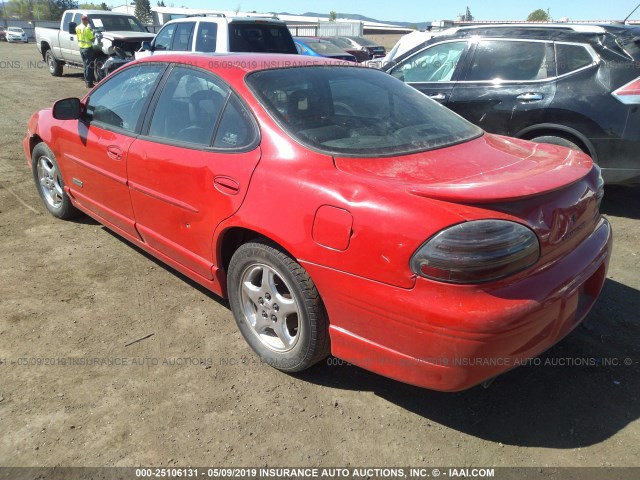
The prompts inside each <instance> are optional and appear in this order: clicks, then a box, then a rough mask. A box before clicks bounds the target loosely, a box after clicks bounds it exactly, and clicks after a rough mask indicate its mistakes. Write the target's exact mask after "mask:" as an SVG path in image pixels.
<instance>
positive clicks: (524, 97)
mask: <svg viewBox="0 0 640 480" xmlns="http://www.w3.org/2000/svg"><path fill="white" fill-rule="evenodd" d="M516 98H517V99H518V100H520V101H521V102H539V101H540V100H542V99H543V98H544V95H543V94H541V93H534V92H527V93H523V94H521V95H518V96H517V97H516Z"/></svg>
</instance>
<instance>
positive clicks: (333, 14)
mask: <svg viewBox="0 0 640 480" xmlns="http://www.w3.org/2000/svg"><path fill="white" fill-rule="evenodd" d="M336 18H338V14H337V13H336V12H334V11H333V10H331V11H330V12H329V21H330V22H335V21H336Z"/></svg>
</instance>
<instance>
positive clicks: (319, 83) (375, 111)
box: [247, 66, 482, 157]
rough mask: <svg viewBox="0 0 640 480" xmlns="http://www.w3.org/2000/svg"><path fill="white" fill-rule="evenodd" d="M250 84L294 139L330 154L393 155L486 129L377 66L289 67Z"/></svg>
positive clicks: (447, 142)
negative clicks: (468, 120) (378, 69)
mask: <svg viewBox="0 0 640 480" xmlns="http://www.w3.org/2000/svg"><path fill="white" fill-rule="evenodd" d="M247 82H248V84H249V86H250V87H251V88H252V90H253V91H254V92H255V94H256V95H257V97H258V98H259V100H260V101H261V103H262V104H263V105H264V106H265V107H266V108H267V110H268V111H269V112H270V113H271V115H273V116H274V117H275V118H276V120H277V121H278V122H279V123H280V124H281V125H282V126H283V127H284V128H285V130H287V131H288V132H289V133H290V134H291V135H292V136H293V137H294V138H296V139H298V140H299V141H300V142H302V143H304V144H306V145H308V146H311V147H314V148H317V149H319V150H322V151H324V152H327V153H330V154H337V155H344V156H369V157H378V156H391V155H399V154H406V153H414V152H420V151H425V150H432V149H436V148H441V147H445V146H448V145H452V144H455V143H460V142H463V141H466V140H470V139H472V138H475V137H477V136H480V135H482V130H481V129H480V128H478V127H476V126H474V125H472V124H471V123H469V122H467V121H466V120H464V119H463V118H461V117H459V116H458V115H456V114H455V113H453V112H452V111H451V110H449V109H447V108H446V107H443V106H442V105H440V104H438V103H436V102H434V101H433V100H430V99H428V98H427V97H426V96H425V95H423V94H421V93H420V92H418V91H417V90H415V89H413V88H411V87H409V86H407V85H406V84H404V83H403V82H401V81H399V80H397V79H395V78H393V77H391V76H390V75H388V74H386V73H383V72H380V71H377V70H373V69H367V68H357V67H347V66H312V67H297V68H283V69H274V70H264V71H260V72H255V73H252V74H250V75H249V76H248V77H247Z"/></svg>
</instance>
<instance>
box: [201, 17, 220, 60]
mask: <svg viewBox="0 0 640 480" xmlns="http://www.w3.org/2000/svg"><path fill="white" fill-rule="evenodd" d="M217 35H218V24H217V23H211V22H200V25H199V27H198V36H197V37H196V52H206V53H211V52H215V51H216V38H217Z"/></svg>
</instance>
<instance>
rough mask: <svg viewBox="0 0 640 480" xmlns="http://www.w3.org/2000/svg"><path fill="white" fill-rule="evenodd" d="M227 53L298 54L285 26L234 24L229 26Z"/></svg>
mask: <svg viewBox="0 0 640 480" xmlns="http://www.w3.org/2000/svg"><path fill="white" fill-rule="evenodd" d="M229 51H231V52H258V53H265V52H270V53H295V54H297V53H298V51H297V50H296V46H295V44H294V43H293V38H292V37H291V33H289V29H288V28H287V27H286V25H273V24H269V23H236V22H234V23H230V24H229Z"/></svg>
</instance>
